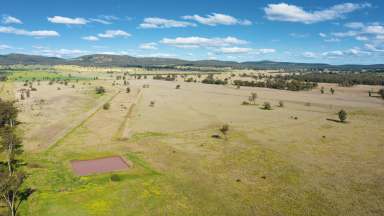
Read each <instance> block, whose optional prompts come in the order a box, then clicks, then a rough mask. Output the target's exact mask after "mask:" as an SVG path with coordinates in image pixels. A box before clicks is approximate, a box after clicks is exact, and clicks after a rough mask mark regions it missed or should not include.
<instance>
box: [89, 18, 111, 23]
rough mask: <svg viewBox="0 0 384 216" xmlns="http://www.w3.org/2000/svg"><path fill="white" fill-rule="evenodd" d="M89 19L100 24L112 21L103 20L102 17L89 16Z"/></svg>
mask: <svg viewBox="0 0 384 216" xmlns="http://www.w3.org/2000/svg"><path fill="white" fill-rule="evenodd" d="M89 20H90V21H92V22H97V23H101V24H104V25H109V24H112V22H110V21H108V20H103V19H98V18H90V19H89Z"/></svg>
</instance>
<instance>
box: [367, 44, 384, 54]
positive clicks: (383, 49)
mask: <svg viewBox="0 0 384 216" xmlns="http://www.w3.org/2000/svg"><path fill="white" fill-rule="evenodd" d="M364 47H365V48H366V49H367V50H369V51H372V52H384V47H378V46H376V45H374V44H365V45H364Z"/></svg>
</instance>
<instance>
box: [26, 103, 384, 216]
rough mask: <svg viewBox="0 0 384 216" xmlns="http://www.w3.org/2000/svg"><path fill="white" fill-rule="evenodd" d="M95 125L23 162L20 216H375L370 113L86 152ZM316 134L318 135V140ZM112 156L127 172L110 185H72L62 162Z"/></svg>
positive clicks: (155, 136) (162, 137)
mask: <svg viewBox="0 0 384 216" xmlns="http://www.w3.org/2000/svg"><path fill="white" fill-rule="evenodd" d="M115 105H116V106H117V105H118V104H113V103H112V107H114V106H115ZM284 109H290V108H289V105H288V106H287V108H284ZM301 109H303V108H301ZM305 109H311V108H305ZM292 111H293V110H292ZM100 112H112V111H103V110H100ZM260 112H279V111H278V110H273V111H260ZM260 114H261V115H262V113H260ZM122 115H123V114H122ZM327 115H332V113H330V112H329V111H328V113H327ZM104 118H105V116H104V115H103V113H97V114H96V115H94V116H92V119H90V122H89V123H84V124H82V125H81V126H79V127H77V128H76V129H75V130H73V131H71V133H70V134H69V135H68V136H66V137H65V139H63V140H61V141H60V143H58V144H57V145H55V146H54V147H53V148H50V149H49V150H48V151H45V152H42V153H36V154H28V153H27V154H26V160H27V161H28V162H29V164H30V167H34V168H30V169H29V170H30V171H29V172H30V176H29V178H28V185H30V186H32V187H33V188H36V189H37V192H35V193H34V194H33V195H32V196H31V198H30V199H29V200H28V202H26V203H23V205H22V206H21V209H20V210H21V213H22V214H23V215H39V216H41V215H71V216H75V215H380V214H382V213H383V211H384V206H383V205H384V200H383V197H384V196H383V194H384V191H383V188H384V185H383V183H382V182H384V181H383V179H382V177H380V176H383V175H382V174H383V173H382V172H383V171H382V168H380V167H382V165H383V160H382V159H380V156H382V155H383V152H382V146H380V143H384V140H383V138H377V134H383V133H384V131H383V128H382V127H381V126H380V125H381V122H382V121H383V120H384V116H383V115H382V114H381V113H377V111H376V110H355V111H354V112H352V113H351V116H350V118H351V119H353V122H352V123H351V124H346V125H343V124H337V123H330V122H327V121H324V118H321V119H312V120H311V121H309V120H305V121H304V120H303V121H301V119H300V120H299V122H297V123H294V124H289V125H279V123H274V125H263V126H262V127H260V125H250V126H248V127H246V128H241V127H238V128H231V130H230V132H229V135H228V140H217V139H211V138H210V135H211V134H212V133H216V131H217V128H216V127H212V128H207V129H206V130H199V131H190V132H179V133H156V132H147V133H139V134H135V135H134V136H133V137H132V138H131V139H129V140H118V139H117V140H116V139H110V140H109V141H106V142H103V143H102V145H99V144H97V145H96V144H93V143H90V140H89V138H90V137H93V136H95V134H94V133H95V132H94V131H93V128H92V121H102V122H103V121H104V120H105V119H104ZM287 118H288V116H287ZM121 121H124V118H121V119H120V121H119V120H116V121H109V122H108V124H110V125H111V127H113V128H115V129H116V131H117V130H118V128H119V126H120V125H121ZM292 121H294V120H292ZM287 127H289V128H291V129H293V130H286V128H287ZM322 134H326V135H327V138H326V139H325V140H322V139H321V135H322ZM96 135H97V134H96ZM113 154H119V155H122V156H123V157H125V158H126V159H127V160H130V161H131V162H133V168H132V169H130V170H129V171H127V172H120V173H118V174H119V175H120V176H121V178H122V180H121V181H119V182H111V181H110V174H105V175H97V176H91V177H76V176H74V175H73V173H72V172H71V170H70V167H69V161H70V160H72V159H86V158H94V157H98V156H105V155H113Z"/></svg>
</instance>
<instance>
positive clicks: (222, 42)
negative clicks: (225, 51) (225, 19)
mask: <svg viewBox="0 0 384 216" xmlns="http://www.w3.org/2000/svg"><path fill="white" fill-rule="evenodd" d="M160 43H162V44H167V45H171V46H176V47H181V48H196V47H200V46H203V47H225V46H232V45H242V44H246V43H248V42H247V41H244V40H240V39H238V38H236V37H225V38H204V37H177V38H164V39H162V40H161V41H160Z"/></svg>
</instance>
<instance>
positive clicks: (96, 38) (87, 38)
mask: <svg viewBox="0 0 384 216" xmlns="http://www.w3.org/2000/svg"><path fill="white" fill-rule="evenodd" d="M82 39H83V40H87V41H98V40H99V38H98V37H96V36H92V35H91V36H86V37H82Z"/></svg>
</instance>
